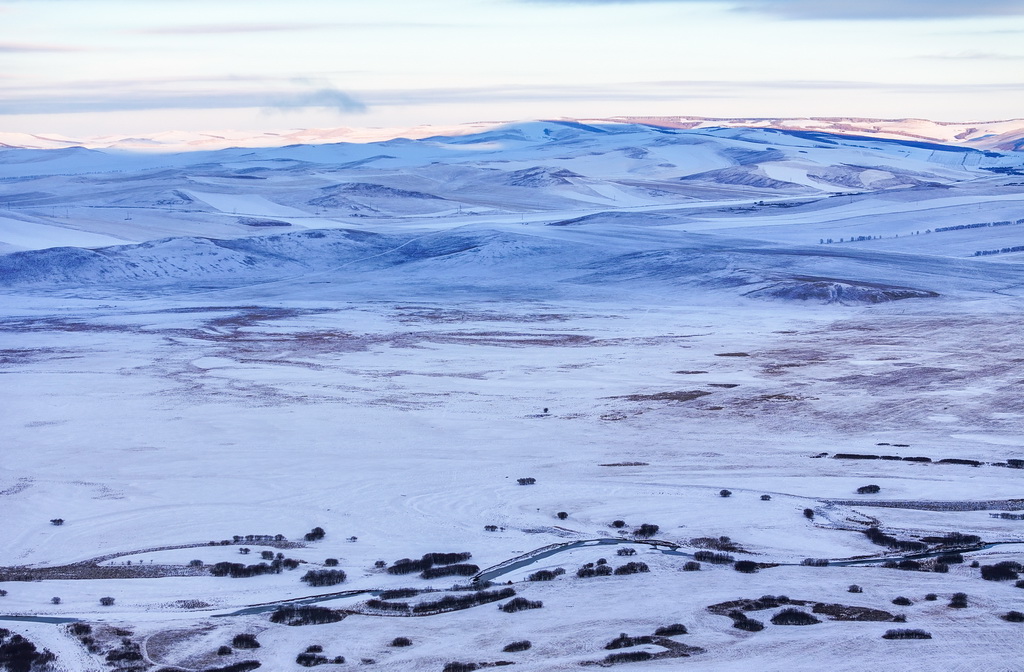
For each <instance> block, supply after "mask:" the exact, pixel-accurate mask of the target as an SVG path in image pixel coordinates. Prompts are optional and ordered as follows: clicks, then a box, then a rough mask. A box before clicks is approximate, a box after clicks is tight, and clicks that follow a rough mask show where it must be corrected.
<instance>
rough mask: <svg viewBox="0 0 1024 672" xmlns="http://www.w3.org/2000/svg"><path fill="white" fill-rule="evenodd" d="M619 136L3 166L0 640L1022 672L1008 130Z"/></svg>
mask: <svg viewBox="0 0 1024 672" xmlns="http://www.w3.org/2000/svg"><path fill="white" fill-rule="evenodd" d="M637 121H638V122H641V123H625V122H623V121H621V120H620V121H616V122H610V121H600V120H582V121H563V122H532V123H526V124H516V125H509V126H503V127H496V126H493V125H487V124H481V125H475V126H473V127H471V128H466V129H456V130H453V131H452V132H450V133H445V134H439V133H437V132H433V133H430V132H427V131H425V130H421V132H419V133H416V134H412V135H410V137H407V138H382V137H381V138H375V139H373V141H372V142H361V143H357V142H336V143H335V144H295V145H292V146H265V147H259V148H253V147H246V148H218V149H204V150H198V151H190V152H180V153H166V152H157V151H153V150H152V148H150V149H149V150H147V151H146V152H145V153H133V152H130V151H127V150H126V148H127V147H129V146H131V145H132V144H133V143H134V144H140V143H142V141H143V140H147V141H148V142H149V145H150V147H152V145H153V144H154V143H157V144H159V143H167V144H168V145H174V146H180V145H181V144H187V143H188V142H189V141H190V140H189V139H188V138H187V137H185V136H180V135H165V136H161V137H159V138H151V139H134V140H132V141H131V142H129V141H127V140H126V141H124V142H120V141H115V140H111V141H110V143H108V144H109V146H104V147H99V146H96V147H94V148H91V149H85V148H81V147H74V146H72V145H73V143H71V142H70V140H68V141H67V142H63V141H61V139H55V138H36V139H35V140H32V141H31V142H30V141H29V140H31V139H25V138H21V139H19V138H13V137H9V134H8V135H4V136H0V142H4V143H6V144H7V145H15V144H23V145H29V146H28V147H22V148H19V147H10V148H5V149H0V418H2V419H3V427H4V435H3V444H2V445H3V459H2V460H0V512H2V520H3V522H4V535H5V536H4V544H2V546H0V590H2V591H5V592H4V593H0V628H3V629H6V630H9V631H10V632H11V634H12V635H13V634H15V633H17V634H20V635H22V636H24V637H26V638H27V639H28V640H30V641H32V642H33V643H34V645H36V646H37V647H38V648H39V649H40V650H42V649H43V648H48V649H49V650H50V651H52V652H53V653H54V654H55V655H56V656H57V658H58V661H57V665H59V666H63V669H67V670H74V671H76V672H77V671H79V670H89V671H92V670H104V669H126V667H127V666H129V665H135V666H137V667H138V668H139V669H146V670H160V669H182V670H209V669H222V668H226V669H250V668H251V665H249V666H246V665H245V663H246V662H247V661H255V662H258V663H260V664H261V669H265V670H274V671H277V670H299V669H304V667H303V666H304V665H305V664H307V663H317V662H320V661H319V660H318V658H317V657H318V656H320V657H323V658H324V659H325V660H327V661H328V663H329V666H331V667H334V666H336V665H335V663H334V662H333V661H334V660H335V659H336V658H337V657H339V656H340V657H344V659H345V661H346V662H345V663H344V664H341V663H338V665H340V667H339V669H341V668H343V667H351V666H353V665H359V666H361V665H364V664H365V665H369V664H370V663H369V662H368V661H374V662H375V664H376V667H377V668H379V669H382V670H416V671H420V670H422V671H424V672H431V671H433V672H441V671H442V670H444V669H445V668H446V666H447V667H448V669H453V670H455V669H464V670H465V669H473V666H474V665H476V666H477V668H476V669H487V666H489V665H496V664H497V663H499V662H502V661H506V662H513V663H515V668H514V669H516V670H523V671H524V672H542V671H543V672H548V671H551V670H578V669H581V665H584V664H597V663H600V664H613V663H614V664H619V663H621V664H623V665H627V666H629V669H637V670H648V669H650V670H685V669H688V668H693V669H695V670H696V669H700V670H710V671H716V672H727V671H728V672H733V671H736V670H753V669H756V670H778V671H780V672H782V671H783V670H785V671H786V672H794V671H798V672H804V671H806V672H811V671H814V672H818V671H819V670H822V669H829V670H840V671H845V670H848V671H851V672H852V671H860V670H869V669H876V668H878V667H880V666H888V667H890V668H892V669H897V670H901V671H902V670H908V671H915V672H916V671H921V672H925V671H927V672H934V671H935V670H972V671H973V670H978V669H991V670H1003V669H1007V670H1008V669H1015V667H1014V666H1015V665H1017V660H1018V659H1019V657H1020V637H1021V625H1020V624H1019V623H1017V622H1014V620H1013V618H1014V617H1012V616H1010V617H1007V618H1004V617H1006V616H1007V614H1009V613H1010V612H1014V611H1016V612H1021V611H1024V590H1021V589H1019V588H1016V587H1014V586H1015V584H1016V580H1014V579H1012V578H1010V575H1011V574H1020V575H1021V577H1020V578H1022V579H1024V570H1020V569H1015V567H1017V565H1015V564H1014V563H1024V501H1022V500H1021V496H1022V495H1021V478H1022V477H1024V429H1022V427H1024V425H1022V420H1024V415H1022V411H1021V409H1022V408H1024V393H1022V391H1021V384H1020V383H1021V373H1020V362H1021V359H1022V357H1024V355H1022V353H1024V340H1022V337H1021V333H1020V315H1021V314H1022V312H1024V296H1022V294H1024V252H1021V251H1019V250H1021V249H1024V247H1022V246H1024V154H1022V153H1021V152H1020V151H1018V150H1017V149H1015V147H1017V145H1016V144H1015V141H1014V139H1013V138H1014V137H1015V136H1014V133H1015V131H1014V129H1015V128H1018V127H1015V126H1013V124H1012V123H1011V122H1005V123H1004V122H999V123H992V124H975V125H973V126H970V125H967V126H970V128H968V127H967V126H964V127H960V126H950V125H942V124H934V123H931V122H917V121H906V122H878V121H874V122H871V123H869V121H870V120H845V121H844V120H788V121H787V120H774V121H771V122H768V121H765V120H744V121H740V120H718V121H717V122H716V121H715V120H695V119H684V118H676V119H672V120H665V119H660V120H652V119H646V120H637ZM869 126H871V128H868V127H869ZM876 127H877V128H876ZM971 129H974V130H971ZM353 133H354V132H344V133H342V132H340V131H339V132H338V133H337V134H333V135H330V139H331V140H332V141H335V140H345V139H346V138H348V139H354V138H355V136H354V135H353ZM944 133H945V134H947V135H950V137H946V135H943V134H944ZM300 136H301V137H300ZM225 137H229V139H230V137H235V136H225ZM325 137H327V136H325V135H324V134H323V133H319V134H318V133H313V132H309V133H307V134H306V135H302V134H299V135H298V136H295V137H294V138H293V139H300V140H301V139H306V140H309V141H322V140H323V139H324V138H325ZM238 139H239V140H240V144H244V143H242V142H241V141H242V140H245V138H243V137H241V136H238ZM362 139H364V140H365V139H366V138H362ZM249 140H250V141H252V142H253V143H254V144H265V145H272V144H277V145H280V144H282V140H281V139H280V138H279V137H277V138H276V140H275V139H274V138H270V137H265V138H262V139H258V140H259V142H256V140H253V139H252V138H249ZM33 143H34V144H33ZM866 486H871V487H866ZM317 528H320V530H321V531H322V532H324V534H323V535H321V534H319V533H317V532H315V530H316V529H317ZM922 549H923V550H922ZM620 553H622V555H620ZM278 554H281V555H280V556H279V555H278ZM446 554H447V555H446ZM957 554H959V556H961V557H962V559H963V560H964V562H958V561H957V560H958V556H957ZM729 558H731V560H730V559H729ZM402 559H406V560H408V562H404V563H402V562H397V561H399V560H402ZM449 560H450V562H449ZM736 561H747V562H744V563H742V564H739V563H737V562H736ZM972 561H977V563H978V565H979V566H978V567H973V566H972ZM218 563H224V564H218ZM260 563H264V565H265V566H264V567H262V568H261V567H259V565H260ZM630 563H635V564H630ZM694 563H699V564H700V567H699V571H693V570H694V569H695V565H694ZM998 563H1004V564H1001V565H1000V564H998ZM734 567H737V568H738V569H740V570H741V571H736V569H734ZM412 569H415V570H416V571H412ZM278 570H279V571H278ZM425 570H430V571H425ZM559 570H562V571H559ZM645 570H646V571H645ZM338 572H343V573H344V575H342V574H339V573H338ZM218 574H220V575H224V576H218ZM480 575H482V576H484V577H490V578H492V579H493V580H494V581H496V585H493V586H490V587H486V586H482V585H476V586H473V585H472V582H473V579H474V576H480ZM232 576H234V577H235V578H232ZM303 577H305V578H303ZM983 577H988V578H993V577H1004V578H1007V580H1001V581H996V580H986V579H985V578H983ZM342 578H344V580H343V581H341V579H342ZM337 581H341V582H340V583H337ZM507 582H511V585H509V584H508V583H507ZM327 584H332V585H327ZM456 585H459V588H458V589H456V588H455V586H456ZM851 585H856V586H858V587H859V588H860V590H858V591H853V592H851V591H850V587H851ZM1022 585H1024V584H1022ZM473 588H476V589H479V590H480V591H482V592H478V590H474V589H473ZM509 589H511V590H513V591H514V592H515V595H514V596H513V595H512V594H511V593H509V592H508V590H509ZM498 591H505V592H498ZM957 593H963V594H965V595H966V596H967V597H966V601H964V600H963V599H961V598H960V597H957V598H955V599H954V597H953V596H954V595H955V594H957ZM55 597H58V598H60V599H59V600H56V601H55V600H54V599H53V598H55ZM107 597H109V598H113V603H110V601H109V600H104V602H103V603H101V598H107ZM518 598H522V600H524V601H514V600H517V599H518ZM897 598H904V599H902V600H898V601H896V602H894V600H897ZM296 601H298V602H296ZM908 602H909V604H908ZM951 603H954V604H956V605H962V604H966V606H950V604H951ZM281 605H290V606H292V607H295V606H299V607H303V606H304V607H311V606H315V607H317V608H319V609H320V610H319V611H318V610H310V609H305V610H302V609H298V610H294V609H293V610H286V611H282V612H280V613H278V614H277V615H276V616H273V614H274V612H275V610H276V609H277V608H278V607H279V606H281ZM509 605H511V606H509ZM502 607H505V608H504V609H503V608H502ZM517 608H518V609H517ZM787 608H795V609H799V610H801V611H804V612H806V613H808V614H812V615H813V616H814V619H815V620H817V621H820V622H819V623H813V624H812V625H811V626H810V627H793V626H791V625H786V624H785V623H786V622H787V621H786V619H785V618H781V619H779V618H774V617H775V616H776V615H777V614H778V613H779V612H781V611H782V610H784V609H787ZM324 610H332V611H324ZM11 617H14V618H16V619H21V620H5V619H9V618H11ZM25 618H27V619H29V620H24V619H25ZM904 618H905V623H906V624H905V625H901V624H899V623H900V621H902V619H904ZM53 619H57V621H58V622H54V621H53ZM66 619H77V620H80V621H82V622H83V623H84V624H85V625H88V627H89V631H88V632H86V631H85V630H84V629H83V627H84V626H82V625H79V626H77V629H73V628H72V627H71V626H69V625H68V624H66V623H64V624H62V623H60V622H59V621H62V620H66ZM314 621H315V622H317V623H318V624H307V625H287V624H286V623H302V622H306V623H310V622H314ZM755 622H759V623H761V625H762V627H760V628H758V626H757V625H756V623H755ZM677 624H681V625H683V626H685V627H684V628H682V629H680V628H679V627H678V626H677ZM670 626H671V627H670ZM897 629H906V630H913V631H919V630H920V631H923V632H927V633H928V634H930V635H931V638H930V639H885V638H883V635H885V634H886V632H887V631H889V630H897ZM76 633H77V634H76ZM622 633H626V635H627V636H626V637H625V638H623V637H621V635H622ZM659 633H660V634H659ZM238 635H253V636H254V637H255V638H256V639H257V640H258V642H259V644H260V646H259V647H258V648H247V647H251V646H252V644H251V641H250V638H247V637H242V638H241V639H236V636H238ZM5 637H6V635H5ZM5 641H6V640H5ZM523 642H529V646H526V645H524V644H523ZM0 645H2V642H0ZM317 646H319V647H322V651H318V650H317V649H316V647H317ZM608 646H612V649H608V648H607V647H608ZM310 647H313V648H312V649H311V650H310ZM225 649H228V650H225ZM620 654H627V655H626V656H625V657H622V656H621V655H620ZM609 656H619V657H612V658H609ZM119 659H120V660H119ZM630 660H632V661H634V662H629V661H630ZM328 663H325V665H327V664H328ZM452 663H461V664H463V666H462V667H459V666H458V665H450V664H452ZM111 664H113V666H112V665H111ZM232 665H234V666H236V667H234V668H230V667H229V666H232ZM118 666H119V667H118ZM324 669H327V668H326V667H325V668H324Z"/></svg>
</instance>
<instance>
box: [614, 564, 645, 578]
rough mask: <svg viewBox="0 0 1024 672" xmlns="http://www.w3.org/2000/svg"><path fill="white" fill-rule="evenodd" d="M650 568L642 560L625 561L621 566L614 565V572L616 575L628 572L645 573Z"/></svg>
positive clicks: (623, 574) (624, 574)
mask: <svg viewBox="0 0 1024 672" xmlns="http://www.w3.org/2000/svg"><path fill="white" fill-rule="evenodd" d="M650 571H651V568H650V567H648V566H647V563H644V562H627V563H626V564H624V565H622V566H621V567H616V568H615V572H614V574H615V575H616V576H626V575H628V574H645V573H647V572H650Z"/></svg>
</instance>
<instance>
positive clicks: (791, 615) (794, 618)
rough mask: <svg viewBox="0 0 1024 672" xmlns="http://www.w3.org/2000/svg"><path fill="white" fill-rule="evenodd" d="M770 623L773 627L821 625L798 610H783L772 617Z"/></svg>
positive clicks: (815, 619) (809, 615)
mask: <svg viewBox="0 0 1024 672" xmlns="http://www.w3.org/2000/svg"><path fill="white" fill-rule="evenodd" d="M772 623H774V624H775V625H814V624H816V623H821V621H819V620H818V619H817V618H815V617H814V616H812V615H811V614H808V613H807V612H806V611H800V610H799V609H793V608H790V609H783V610H782V611H780V612H779V613H777V614H775V615H774V616H772Z"/></svg>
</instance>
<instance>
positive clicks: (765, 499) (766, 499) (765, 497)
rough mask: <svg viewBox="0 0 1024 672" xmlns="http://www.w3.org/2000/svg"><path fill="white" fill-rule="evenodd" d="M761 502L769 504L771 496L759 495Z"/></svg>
mask: <svg viewBox="0 0 1024 672" xmlns="http://www.w3.org/2000/svg"><path fill="white" fill-rule="evenodd" d="M761 501H762V502H770V501H772V496H771V495H761Z"/></svg>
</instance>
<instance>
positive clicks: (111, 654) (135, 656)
mask: <svg viewBox="0 0 1024 672" xmlns="http://www.w3.org/2000/svg"><path fill="white" fill-rule="evenodd" d="M139 660H142V647H140V646H139V645H138V644H136V643H135V642H133V641H132V640H130V639H128V638H127V637H125V638H123V639H122V640H121V646H119V647H118V648H116V649H112V650H110V651H108V652H107V655H106V661H107V662H108V663H134V662H136V661H139Z"/></svg>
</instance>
